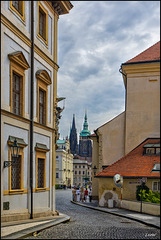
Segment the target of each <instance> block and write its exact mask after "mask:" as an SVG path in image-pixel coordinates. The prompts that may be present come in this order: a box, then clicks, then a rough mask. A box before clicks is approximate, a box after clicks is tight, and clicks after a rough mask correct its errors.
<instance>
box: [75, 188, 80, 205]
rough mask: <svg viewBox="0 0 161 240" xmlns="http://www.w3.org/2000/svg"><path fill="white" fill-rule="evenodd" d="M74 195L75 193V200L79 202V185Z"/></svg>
mask: <svg viewBox="0 0 161 240" xmlns="http://www.w3.org/2000/svg"><path fill="white" fill-rule="evenodd" d="M76 195H77V202H80V190H79V187H78V188H77V191H76Z"/></svg>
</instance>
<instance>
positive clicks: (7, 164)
mask: <svg viewBox="0 0 161 240" xmlns="http://www.w3.org/2000/svg"><path fill="white" fill-rule="evenodd" d="M19 152H20V146H19V145H18V144H17V140H16V138H15V140H14V143H13V145H12V146H11V159H13V160H11V161H4V168H6V167H10V166H11V165H12V164H14V163H16V160H17V159H18V157H19Z"/></svg>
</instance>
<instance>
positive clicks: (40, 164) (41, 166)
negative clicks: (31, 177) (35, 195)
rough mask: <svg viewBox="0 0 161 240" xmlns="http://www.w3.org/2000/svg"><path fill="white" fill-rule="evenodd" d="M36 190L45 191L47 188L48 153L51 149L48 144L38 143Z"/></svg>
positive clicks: (36, 147) (36, 148)
mask: <svg viewBox="0 0 161 240" xmlns="http://www.w3.org/2000/svg"><path fill="white" fill-rule="evenodd" d="M35 150H36V167H35V169H36V175H35V176H36V191H44V190H47V188H46V153H47V152H48V151H49V150H50V149H48V148H47V146H46V145H44V144H40V143H36V146H35Z"/></svg>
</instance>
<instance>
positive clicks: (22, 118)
mask: <svg viewBox="0 0 161 240" xmlns="http://www.w3.org/2000/svg"><path fill="white" fill-rule="evenodd" d="M1 115H4V116H7V117H9V118H13V119H15V120H18V121H21V122H24V123H28V124H30V120H29V119H27V118H24V117H22V116H18V115H16V114H14V113H11V112H9V111H6V110H4V109H1ZM34 126H35V127H38V128H41V129H44V130H46V131H49V132H55V131H56V130H55V129H54V128H51V127H48V126H45V125H42V124H40V123H37V122H34Z"/></svg>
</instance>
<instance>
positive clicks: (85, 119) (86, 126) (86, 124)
mask: <svg viewBox="0 0 161 240" xmlns="http://www.w3.org/2000/svg"><path fill="white" fill-rule="evenodd" d="M83 130H88V123H87V109H86V111H85V117H84V124H83Z"/></svg>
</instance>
